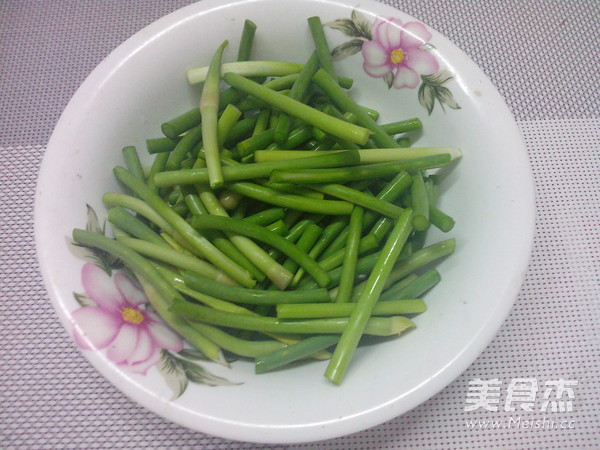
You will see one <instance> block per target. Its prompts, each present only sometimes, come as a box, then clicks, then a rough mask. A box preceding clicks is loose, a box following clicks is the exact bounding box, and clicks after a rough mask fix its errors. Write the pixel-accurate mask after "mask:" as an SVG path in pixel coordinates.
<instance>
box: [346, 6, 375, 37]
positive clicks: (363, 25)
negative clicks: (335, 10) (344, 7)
mask: <svg viewBox="0 0 600 450" xmlns="http://www.w3.org/2000/svg"><path fill="white" fill-rule="evenodd" d="M350 18H351V19H352V22H354V26H355V27H356V29H357V30H358V32H359V33H360V36H361V37H363V38H365V39H367V40H369V41H371V40H373V33H372V32H371V22H369V21H368V20H367V18H366V17H365V16H364V15H362V14H361V13H359V12H358V11H357V10H356V9H353V10H352V14H351V15H350Z"/></svg>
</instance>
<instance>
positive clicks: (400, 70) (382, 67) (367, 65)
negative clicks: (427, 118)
mask: <svg viewBox="0 0 600 450" xmlns="http://www.w3.org/2000/svg"><path fill="white" fill-rule="evenodd" d="M326 26H328V27H329V28H332V29H335V30H339V31H341V32H342V33H344V34H345V35H346V36H349V37H352V38H353V39H351V40H350V41H347V42H344V43H343V44H340V45H338V46H337V47H335V48H334V49H333V50H332V51H331V53H332V56H333V57H334V58H336V59H341V58H345V57H347V56H351V55H355V54H357V53H361V54H362V57H363V70H364V71H365V73H366V74H367V75H369V76H370V77H373V78H382V79H383V80H384V81H385V83H386V84H387V87H388V89H391V88H392V87H393V88H395V89H414V88H416V87H417V86H419V90H418V99H419V103H420V104H421V105H422V106H423V107H424V108H425V109H426V110H427V112H428V113H429V114H431V113H432V112H433V109H434V107H435V102H436V100H437V101H438V102H439V104H440V106H441V107H442V109H444V110H445V108H444V105H446V106H448V107H449V108H452V109H460V106H459V105H458V103H456V101H455V100H454V96H453V95H452V92H451V91H450V89H448V88H447V87H445V86H444V85H445V84H446V83H448V82H449V81H450V80H452V79H453V78H454V75H453V74H452V73H451V72H449V71H448V70H439V69H440V65H439V62H438V61H437V59H436V57H435V55H434V54H433V53H432V50H433V49H435V47H434V46H433V45H432V44H431V43H430V42H429V41H430V40H431V38H432V34H431V32H430V31H429V30H428V29H427V27H426V26H425V25H424V24H422V23H421V22H416V21H413V22H406V23H403V22H402V21H401V20H400V19H397V18H392V17H377V18H376V19H375V21H374V22H373V23H370V22H369V21H368V20H367V19H366V18H365V17H364V16H363V15H362V14H361V13H359V12H358V11H357V10H353V11H352V14H351V17H350V19H337V20H334V21H332V22H329V23H327V24H326ZM419 80H420V81H421V84H420V85H419Z"/></svg>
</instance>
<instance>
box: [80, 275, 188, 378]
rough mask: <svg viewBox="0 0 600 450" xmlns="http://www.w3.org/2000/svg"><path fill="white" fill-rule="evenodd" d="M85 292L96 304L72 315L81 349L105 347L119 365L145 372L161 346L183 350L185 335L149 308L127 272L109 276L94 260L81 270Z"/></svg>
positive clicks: (135, 371)
mask: <svg viewBox="0 0 600 450" xmlns="http://www.w3.org/2000/svg"><path fill="white" fill-rule="evenodd" d="M81 279H82V283H83V287H84V289H85V293H86V294H87V296H88V297H89V298H90V299H91V300H93V301H94V303H95V304H96V306H84V307H82V308H79V309H77V310H76V311H74V312H73V314H72V320H73V322H74V324H75V327H74V337H75V341H76V343H77V345H78V346H79V347H80V348H82V349H97V350H100V349H106V356H107V357H108V359H110V360H111V361H112V362H114V363H115V364H117V365H118V366H122V367H125V368H126V369H128V370H129V371H131V372H133V373H139V374H142V375H145V374H146V372H147V371H148V369H149V368H150V367H152V366H154V365H155V364H156V363H158V362H159V361H160V351H161V349H166V350H170V351H173V352H180V351H181V350H182V349H183V340H182V338H181V337H180V336H179V335H177V334H176V333H175V332H173V331H172V330H171V329H170V328H168V327H167V326H166V325H165V324H164V323H163V322H162V320H161V319H160V317H159V316H158V315H157V314H156V313H154V312H152V311H149V310H147V309H145V308H144V305H146V304H147V303H148V300H147V299H146V296H145V295H144V292H143V291H142V290H141V289H140V288H139V287H138V286H137V285H136V284H135V283H134V282H133V281H132V280H131V279H130V278H129V277H127V276H126V275H124V274H122V273H117V274H116V275H114V277H112V278H111V277H110V276H109V275H107V274H106V273H105V272H104V271H103V270H102V269H100V268H99V267H97V266H96V265H94V264H92V263H87V264H85V265H84V266H83V269H82V271H81Z"/></svg>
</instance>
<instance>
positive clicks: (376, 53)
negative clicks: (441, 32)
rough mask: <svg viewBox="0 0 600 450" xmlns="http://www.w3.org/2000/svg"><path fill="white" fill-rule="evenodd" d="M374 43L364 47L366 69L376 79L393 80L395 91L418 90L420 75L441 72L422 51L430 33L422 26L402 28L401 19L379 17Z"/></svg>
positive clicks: (366, 44) (430, 56) (412, 23)
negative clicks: (390, 78) (402, 89)
mask: <svg viewBox="0 0 600 450" xmlns="http://www.w3.org/2000/svg"><path fill="white" fill-rule="evenodd" d="M372 30H373V39H372V40H370V41H365V42H364V43H363V45H362V50H361V51H362V55H363V59H364V63H363V68H364V70H365V72H366V73H367V74H369V75H370V76H372V77H374V78H383V77H386V76H389V77H392V76H393V81H392V85H393V86H394V87H395V88H396V89H401V88H404V87H407V88H411V89H413V88H415V87H417V85H418V84H419V75H421V74H422V75H429V74H432V73H434V72H436V71H437V70H438V68H439V65H438V62H437V60H436V59H435V57H434V56H433V55H432V54H431V53H430V52H428V51H427V50H423V49H422V48H420V47H421V46H422V45H423V44H425V43H427V41H429V40H430V39H431V33H430V32H429V31H428V30H427V28H425V26H424V25H423V24H422V23H419V22H407V23H406V24H404V25H403V24H402V21H401V20H400V19H394V18H381V17H378V18H377V20H375V23H374V24H373V28H372Z"/></svg>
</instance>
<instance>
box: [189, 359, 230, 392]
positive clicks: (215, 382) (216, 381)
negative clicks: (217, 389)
mask: <svg viewBox="0 0 600 450" xmlns="http://www.w3.org/2000/svg"><path fill="white" fill-rule="evenodd" d="M179 362H180V363H181V365H182V367H183V370H184V372H185V376H186V377H187V378H188V380H190V381H191V382H192V383H197V384H204V385H207V386H235V385H239V384H241V383H232V382H231V381H229V380H227V379H225V378H223V377H219V376H217V375H214V374H212V373H211V372H209V371H208V370H206V369H205V368H204V367H202V366H200V365H199V364H196V363H193V362H191V361H186V360H185V359H180V360H179Z"/></svg>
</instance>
